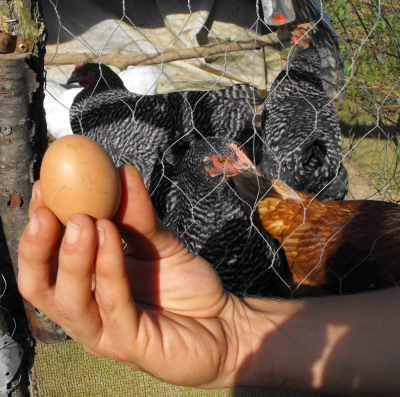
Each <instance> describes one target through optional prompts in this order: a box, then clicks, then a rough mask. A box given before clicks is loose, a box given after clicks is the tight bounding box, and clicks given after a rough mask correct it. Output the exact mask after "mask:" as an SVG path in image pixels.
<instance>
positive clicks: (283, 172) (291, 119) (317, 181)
mask: <svg viewBox="0 0 400 397" xmlns="http://www.w3.org/2000/svg"><path fill="white" fill-rule="evenodd" d="M297 37H298V36H297ZM309 40H311V39H309ZM304 41H305V38H303V39H302V43H303V42H304ZM320 67H321V60H320V56H319V54H318V51H317V50H316V48H315V47H314V45H313V44H312V42H305V43H304V44H302V45H301V46H300V43H298V44H297V45H295V46H294V47H293V50H292V54H291V55H290V57H289V59H288V63H287V67H286V68H285V69H284V70H283V71H282V72H281V73H280V74H279V75H278V77H277V78H276V80H275V81H274V83H273V85H272V87H271V91H270V94H269V96H268V98H267V99H266V101H265V104H264V110H263V134H262V136H263V140H264V146H263V156H262V160H261V162H260V168H261V170H262V173H263V175H264V176H265V177H266V178H267V179H274V178H279V179H280V180H282V181H284V182H286V183H287V184H288V185H290V186H291V187H292V188H294V189H297V190H301V191H304V192H307V193H310V194H313V195H317V194H318V198H319V199H321V200H339V199H343V198H344V197H345V195H346V193H347V190H348V176H347V171H346V169H345V167H344V166H343V163H342V162H341V160H342V156H341V150H342V142H341V132H340V126H339V119H338V115H337V112H336V109H335V107H334V105H333V103H332V102H331V100H330V99H329V98H328V97H327V95H326V94H325V91H324V89H323V86H322V81H321V79H320Z"/></svg>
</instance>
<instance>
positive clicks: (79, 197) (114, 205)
mask: <svg viewBox="0 0 400 397" xmlns="http://www.w3.org/2000/svg"><path fill="white" fill-rule="evenodd" d="M40 184H41V188H42V192H43V198H44V201H45V203H46V205H47V207H49V208H50V209H51V210H52V211H53V212H54V214H55V215H56V216H57V218H58V219H59V220H60V221H61V222H62V223H63V224H64V225H66V223H67V221H68V219H69V217H70V216H71V215H72V214H75V213H83V214H88V215H90V216H92V217H93V218H96V219H101V218H107V219H110V218H112V217H113V216H114V214H115V212H116V211H117V209H118V206H119V202H120V199H121V180H120V177H119V174H118V170H117V168H116V167H115V165H114V163H113V161H112V160H111V158H110V157H109V156H108V154H107V153H106V152H105V150H104V149H103V148H102V147H101V146H100V145H99V144H97V143H96V142H95V141H93V140H91V139H89V138H86V137H84V136H82V135H67V136H64V137H62V138H59V139H57V140H56V141H54V142H53V143H52V144H51V145H50V146H49V148H48V149H47V151H46V153H45V155H44V157H43V161H42V166H41V168H40Z"/></svg>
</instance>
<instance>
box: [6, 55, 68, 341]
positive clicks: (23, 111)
mask: <svg viewBox="0 0 400 397" xmlns="http://www.w3.org/2000/svg"><path fill="white" fill-rule="evenodd" d="M42 74H43V73H42V69H41V65H40V62H39V60H38V57H37V56H35V55H33V54H3V55H0V147H1V152H0V215H1V219H2V223H3V230H4V234H5V236H6V240H7V245H8V249H9V252H10V257H11V260H12V263H13V267H14V271H15V274H17V272H18V269H17V258H18V242H19V237H20V236H21V234H22V232H23V230H24V228H25V226H26V224H27V223H28V208H29V200H30V197H31V191H32V185H33V182H34V181H35V180H36V179H37V178H38V175H39V166H40V161H41V158H42V155H43V153H44V151H45V150H46V147H47V137H46V126H45V119H44V110H43V85H42V81H41V79H42V77H41V76H42ZM25 309H26V311H27V314H28V320H29V323H30V329H31V332H32V335H33V336H34V337H35V338H37V339H39V340H41V341H43V342H48V343H49V342H57V341H59V340H63V339H65V337H66V335H65V334H64V332H63V331H62V330H61V329H60V328H59V327H58V326H57V325H56V324H54V323H53V322H51V321H50V320H49V319H47V317H44V316H43V315H41V314H40V313H38V312H37V311H35V309H34V308H32V306H31V305H30V304H28V303H27V302H25Z"/></svg>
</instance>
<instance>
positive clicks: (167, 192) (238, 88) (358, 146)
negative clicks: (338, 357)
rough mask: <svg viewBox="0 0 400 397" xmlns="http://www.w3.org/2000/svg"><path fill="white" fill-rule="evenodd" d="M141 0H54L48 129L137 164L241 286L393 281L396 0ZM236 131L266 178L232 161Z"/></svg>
mask: <svg viewBox="0 0 400 397" xmlns="http://www.w3.org/2000/svg"><path fill="white" fill-rule="evenodd" d="M72 3H74V2H72ZM132 3H133V2H128V1H124V0H121V1H120V2H115V4H113V5H104V4H100V5H96V4H95V2H92V1H87V2H85V4H84V5H82V4H80V5H79V6H77V8H75V7H74V4H71V2H69V3H68V5H66V4H65V3H64V4H60V3H58V2H53V1H51V0H46V1H44V2H43V7H44V15H45V22H46V25H47V27H48V29H49V40H48V44H47V56H46V63H47V65H46V76H47V88H46V100H45V106H46V113H47V123H48V129H49V134H50V135H52V136H53V139H54V138H58V137H60V136H62V135H64V134H69V133H72V132H73V133H79V134H83V135H86V136H89V137H90V138H92V139H94V140H96V141H98V142H99V143H100V144H102V145H103V147H104V148H105V149H106V150H107V151H108V152H109V154H110V155H111V156H112V158H113V160H114V161H115V163H116V164H117V165H121V164H124V163H131V164H133V165H135V166H136V167H137V168H138V169H139V170H140V172H141V174H142V176H143V178H144V180H145V183H146V186H147V187H148V189H149V191H150V193H151V195H152V199H153V203H154V205H155V208H156V210H157V212H158V215H159V216H160V218H161V219H162V220H163V221H164V222H165V223H166V224H168V225H169V226H171V227H172V228H174V229H176V230H177V231H178V233H179V234H180V236H181V238H182V239H183V240H184V241H185V243H186V244H187V245H188V246H189V247H190V248H191V249H192V250H193V251H194V252H196V253H199V254H200V255H202V256H204V257H205V258H207V259H208V260H209V261H210V262H211V263H212V265H213V266H214V267H215V268H216V270H217V271H218V272H219V274H220V275H221V277H222V279H223V282H224V286H225V287H226V288H227V289H228V290H230V291H232V292H234V293H237V294H243V295H262V296H282V297H293V296H295V297H298V296H309V295H321V294H322V295H325V294H342V293H350V292H358V291H361V290H368V289H375V288H382V287H387V286H391V285H397V283H398V282H399V280H400V272H399V270H398V269H397V267H398V264H397V263H396V261H397V257H398V255H397V256H396V254H398V250H397V248H395V246H396V244H397V245H398V242H399V237H398V236H399V235H400V232H399V225H400V218H399V215H398V206H397V205H396V204H395V203H397V202H398V201H399V200H400V188H399V182H398V179H399V169H398V161H399V149H398V134H399V131H400V124H399V109H400V107H399V106H400V105H399V99H400V94H399V93H400V90H399V88H400V80H399V73H398V72H399V67H398V65H399V56H400V51H399V47H400V39H399V38H400V28H399V27H400V23H399V22H400V21H399V18H400V11H399V10H400V8H399V5H398V3H397V2H396V1H389V2H388V3H387V4H386V3H381V2H378V1H375V0H371V1H360V0H350V1H348V2H341V1H326V2H325V1H321V2H317V1H313V0H309V1H307V2H302V3H300V2H297V1H294V2H293V4H294V6H295V11H296V15H297V18H296V20H295V21H294V22H292V23H291V24H289V25H287V26H284V27H279V26H271V25H267V24H266V23H265V20H264V15H263V11H262V7H261V3H260V2H258V1H254V2H231V1H229V2H228V1H222V2H208V3H207V4H205V3H204V4H201V5H200V3H197V2H190V1H189V2H188V3H187V4H182V2H164V3H162V2H160V1H154V2H150V3H148V4H140V2H139V3H138V2H136V3H137V4H135V5H133V4H132ZM250 3H251V4H250ZM81 7H84V8H85V12H79V15H78V13H76V12H74V10H75V9H79V10H81ZM301 24H306V25H302V26H300V25H301ZM285 35H286V36H285ZM296 42H297V44H296ZM84 61H90V62H92V63H93V64H92V65H89V66H88V65H86V68H87V69H90V70H89V72H88V71H87V70H86V72H85V73H86V74H84V73H83V72H82V71H83V68H84V67H83V65H82V64H81V63H80V62H84ZM75 64H77V66H76V71H75V72H74V75H73V76H72V78H70V76H71V73H72V71H73V70H74V68H75ZM104 65H108V66H110V67H111V69H108V68H105V67H104ZM79 68H81V69H79ZM88 73H89V74H91V76H92V77H93V76H100V77H99V78H95V79H93V80H91V81H89V80H86V81H84V79H85V77H87V76H88ZM117 75H118V76H119V77H120V78H121V79H122V82H123V84H124V85H121V80H120V79H118V78H116V76H117ZM68 78H70V79H69V82H70V83H71V82H73V81H75V82H80V83H81V84H82V85H83V86H85V87H86V88H84V90H83V91H82V92H81V90H82V88H78V86H77V85H75V86H73V85H68V86H67V85H65V84H64V83H65V82H66V81H67V79H68ZM77 93H79V95H78V96H77ZM70 109H71V110H70ZM70 117H71V124H70ZM232 142H235V143H236V144H237V145H238V146H237V147H239V148H240V150H242V152H243V153H245V154H246V155H247V157H248V159H250V160H251V161H252V162H253V163H254V164H255V166H256V167H258V169H259V170H260V171H261V174H262V176H263V177H264V178H265V179H262V178H261V177H254V174H252V175H253V176H251V175H249V172H240V176H239V177H235V176H231V175H229V174H228V170H227V164H228V165H229V164H230V162H229V161H227V159H229V158H231V157H232V156H236V155H237V153H236V155H235V154H233V152H232V147H231V146H230V147H228V146H227V143H228V144H231V143H232ZM237 147H236V146H235V148H237ZM229 150H231V151H229ZM234 150H236V149H234ZM214 156H217V157H214ZM218 156H219V158H218ZM205 158H206V159H208V160H210V159H211V163H210V164H208V165H207V166H208V168H209V173H208V174H206V172H207V170H206V168H205V164H204V161H205V160H204V159H205ZM216 159H217V160H216ZM215 161H220V162H222V163H224V166H223V167H224V169H225V172H222V175H218V176H214V175H212V172H211V171H210V167H211V168H212V169H214V171H215V170H216V169H217V168H218V164H219V163H216V162H215ZM346 170H347V171H346ZM215 172H216V171H215ZM271 180H272V183H271ZM281 182H285V183H287V184H288V185H289V186H290V187H291V188H292V189H294V190H292V189H289V188H288V187H287V186H286V185H285V184H281ZM300 191H304V192H306V193H308V194H310V196H303V195H302V194H301V193H299V192H300ZM344 198H345V199H346V200H348V201H347V202H346V203H344V204H343V203H342V202H341V200H343V199H344ZM320 200H322V201H320ZM332 200H334V201H337V202H336V203H331V202H330V201H332ZM357 200H368V201H371V200H377V201H386V202H390V203H394V204H391V205H389V207H386V206H382V205H381V203H379V204H377V206H376V207H374V206H373V205H375V204H371V205H366V204H365V203H364V201H357ZM260 218H262V219H261V220H262V223H261V222H260ZM394 220H395V221H394Z"/></svg>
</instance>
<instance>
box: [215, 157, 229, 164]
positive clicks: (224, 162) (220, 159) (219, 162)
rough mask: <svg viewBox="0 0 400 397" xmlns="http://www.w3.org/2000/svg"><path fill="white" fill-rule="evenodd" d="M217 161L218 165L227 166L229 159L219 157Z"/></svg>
mask: <svg viewBox="0 0 400 397" xmlns="http://www.w3.org/2000/svg"><path fill="white" fill-rule="evenodd" d="M217 161H218V164H221V165H225V164H226V161H227V159H226V158H225V157H218V158H217Z"/></svg>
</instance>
